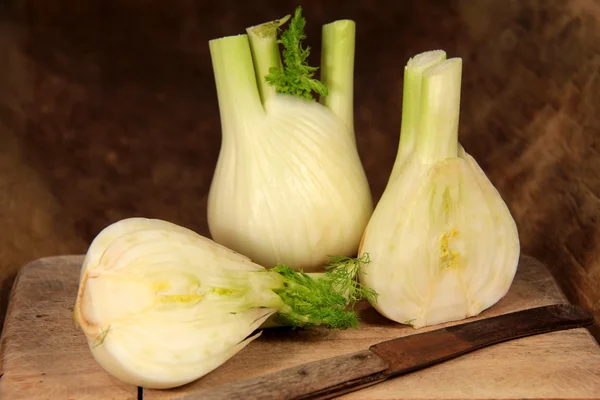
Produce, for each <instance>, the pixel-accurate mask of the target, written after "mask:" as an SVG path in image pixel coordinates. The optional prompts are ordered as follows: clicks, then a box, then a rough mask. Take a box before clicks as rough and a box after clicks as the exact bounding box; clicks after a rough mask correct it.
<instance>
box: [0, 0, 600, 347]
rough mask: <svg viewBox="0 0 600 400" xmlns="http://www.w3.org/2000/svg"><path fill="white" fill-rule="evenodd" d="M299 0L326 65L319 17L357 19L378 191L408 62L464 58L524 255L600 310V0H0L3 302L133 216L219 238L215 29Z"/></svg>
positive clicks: (267, 16)
mask: <svg viewBox="0 0 600 400" xmlns="http://www.w3.org/2000/svg"><path fill="white" fill-rule="evenodd" d="M298 5H302V6H303V9H304V16H305V18H306V21H307V26H306V34H307V36H308V38H307V40H306V41H305V44H307V45H309V46H311V47H312V54H311V64H312V65H317V64H318V63H319V59H320V31H321V26H322V25H323V24H325V23H328V22H331V21H333V20H336V19H343V18H351V19H353V20H355V21H356V23H357V45H356V64H355V95H356V97H355V126H356V138H357V142H358V147H359V153H360V156H361V158H362V160H363V163H364V167H365V169H366V172H367V175H368V178H369V180H370V184H371V188H372V191H373V196H374V199H375V200H376V201H377V200H378V199H379V197H380V195H381V193H382V192H383V189H384V186H385V184H386V182H387V179H388V176H389V173H390V171H391V168H392V165H393V162H394V158H395V155H396V149H397V144H398V138H399V128H400V120H401V102H402V78H403V67H404V65H405V63H406V61H407V60H408V58H409V57H411V56H413V55H415V54H417V53H419V52H422V51H426V50H431V49H444V50H446V51H447V52H448V55H449V57H454V56H457V57H462V58H463V63H464V64H463V94H462V105H461V121H460V133H459V139H460V141H461V142H462V144H463V145H464V147H465V148H466V150H467V151H468V152H469V153H471V154H472V155H473V156H474V157H475V158H476V159H477V160H478V162H479V164H480V166H481V167H482V168H483V169H484V171H485V172H486V173H487V174H488V176H489V178H490V179H491V180H492V182H493V183H494V184H495V185H496V187H497V188H498V190H499V191H500V193H501V195H502V196H503V198H504V199H505V201H506V202H507V204H508V206H509V207H510V209H511V211H512V212H513V215H514V216H515V218H516V220H517V223H518V225H519V230H520V238H521V242H522V249H523V252H524V253H526V254H530V255H533V256H535V257H537V258H538V259H540V260H541V261H543V262H545V263H546V264H547V265H548V266H549V268H550V270H551V271H552V273H553V275H554V276H555V278H556V279H557V281H558V283H559V284H560V286H561V287H562V289H563V290H564V291H565V293H566V294H567V296H568V298H569V300H571V301H572V302H574V303H577V304H580V305H583V306H584V307H586V308H588V309H590V310H593V311H594V312H595V313H596V316H597V317H598V318H600V225H599V219H598V218H599V216H600V141H599V139H598V136H599V135H600V114H599V113H598V104H600V76H599V74H598V71H599V70H600V52H599V50H600V2H599V1H594V0H572V1H567V0H553V1H543V0H539V1H533V0H512V1H511V0H447V1H442V0H439V1H434V0H428V1H425V0H414V1H410V0H404V1H375V0H372V1H363V0H346V1H317V0H295V1H288V0H278V1H266V0H253V1H247V2H243V1H233V0H220V1H214V2H213V1H202V0H195V1H193V0H189V1H188V0H175V1H161V0H53V1H47V0H4V1H2V2H0V286H1V290H0V317H1V316H3V315H4V312H5V308H6V304H7V302H8V295H9V292H10V287H11V285H12V283H13V280H14V277H15V275H16V273H17V271H18V269H19V268H21V267H22V266H23V265H25V264H26V263H28V262H30V261H32V260H34V259H36V258H39V257H43V256H50V255H64V254H83V253H85V251H86V249H87V246H88V245H89V243H90V241H91V240H92V239H93V237H94V236H95V235H96V234H97V233H98V232H99V231H100V230H101V229H102V228H104V227H105V226H106V225H108V224H110V223H112V222H115V221H117V220H119V219H122V218H126V217H131V216H145V217H154V218H162V219H166V220H169V221H171V222H174V223H177V224H181V225H184V226H186V227H189V228H191V229H194V230H196V231H197V232H199V233H201V234H204V235H208V228H207V223H206V200H207V195H208V190H209V187H210V182H211V178H212V173H213V170H214V166H215V164H216V161H217V156H218V151H219V147H220V121H219V113H218V105H217V98H216V91H215V85H214V80H213V75H212V66H211V60H210V57H209V52H208V40H210V39H214V38H218V37H221V36H225V35H233V34H239V33H244V29H245V28H246V27H248V26H251V25H256V24H258V23H261V22H265V21H269V20H272V19H275V18H279V17H281V16H283V15H285V14H289V13H293V11H294V9H295V8H296V6H298ZM0 323H1V318H0ZM595 332H596V337H597V338H598V337H600V335H598V329H597V328H596V330H595Z"/></svg>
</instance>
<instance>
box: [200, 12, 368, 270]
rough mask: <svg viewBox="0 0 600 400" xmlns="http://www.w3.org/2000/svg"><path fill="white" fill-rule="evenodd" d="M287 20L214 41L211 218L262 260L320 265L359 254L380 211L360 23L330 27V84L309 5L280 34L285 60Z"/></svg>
mask: <svg viewBox="0 0 600 400" xmlns="http://www.w3.org/2000/svg"><path fill="white" fill-rule="evenodd" d="M287 19H288V17H286V18H284V19H282V20H278V21H273V22H268V23H265V24H261V25H258V26H255V27H251V28H248V29H247V33H248V34H247V35H237V36H229V37H224V38H220V39H215V40H212V41H210V52H211V58H212V62H213V70H214V75H215V82H216V87H217V94H218V100H219V111H220V115H221V127H222V144H221V151H220V154H219V159H218V162H217V166H216V169H215V173H214V177H213V181H212V184H211V188H210V193H209V198H208V224H209V229H210V233H211V237H212V238H213V239H214V240H215V241H216V242H218V243H221V244H223V245H225V246H227V247H228V248H231V249H233V250H235V251H238V252H240V253H242V254H244V255H246V256H248V257H249V258H251V259H252V260H253V261H255V262H257V263H259V264H261V265H275V264H277V263H284V264H287V265H290V266H292V267H293V268H295V269H303V270H304V271H307V272H315V271H319V270H321V268H322V266H323V265H324V264H325V263H326V261H327V259H328V257H329V256H330V255H339V256H354V255H355V254H356V252H357V250H358V246H359V243H360V238H361V236H362V233H363V231H364V228H365V226H366V224H367V222H368V219H369V217H370V215H371V213H372V211H373V204H372V198H371V192H370V188H369V184H368V182H367V179H366V175H365V173H364V170H363V167H362V164H361V160H360V158H359V155H358V152H357V148H356V142H355V137H354V127H353V68H354V65H353V62H354V39H355V24H354V22H352V21H347V20H344V21H335V22H333V23H331V24H327V25H325V26H324V27H323V52H322V54H323V57H322V67H323V72H322V80H323V83H321V82H319V81H317V80H315V79H312V74H313V73H314V71H315V70H316V68H314V67H310V66H308V65H306V57H307V56H308V49H303V48H302V47H301V44H300V40H301V39H302V38H303V37H304V36H303V27H304V19H303V18H302V17H301V14H300V8H298V9H297V10H296V14H295V16H294V17H293V19H292V20H291V21H290V27H289V29H288V30H287V31H286V32H284V33H283V34H282V36H281V42H282V43H283V45H284V52H283V55H284V64H283V65H282V63H281V61H280V56H279V50H278V47H277V31H278V29H279V28H278V27H279V26H280V25H281V24H282V23H284V22H285V21H287ZM313 91H315V92H316V93H318V94H320V95H321V98H320V101H319V102H316V101H314V100H313V98H312V96H313V95H312V92H313Z"/></svg>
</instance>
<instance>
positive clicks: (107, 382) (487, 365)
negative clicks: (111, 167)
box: [0, 256, 600, 400]
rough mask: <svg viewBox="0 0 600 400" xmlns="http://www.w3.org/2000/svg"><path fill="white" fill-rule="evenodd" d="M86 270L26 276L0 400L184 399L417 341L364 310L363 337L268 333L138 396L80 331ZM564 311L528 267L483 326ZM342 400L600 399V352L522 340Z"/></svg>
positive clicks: (580, 340) (69, 260) (556, 293)
mask: <svg viewBox="0 0 600 400" xmlns="http://www.w3.org/2000/svg"><path fill="white" fill-rule="evenodd" d="M82 260H83V257H82V256H64V257H51V258H43V259H40V260H37V261H35V262H33V263H30V264H28V265H27V266H25V267H24V268H23V269H22V270H21V272H20V275H19V277H18V278H17V281H16V282H15V285H14V287H13V291H12V296H11V300H10V305H9V310H8V314H7V318H6V322H5V326H4V331H3V336H2V341H1V348H0V371H3V376H2V377H1V378H0V398H1V399H7V400H9V399H10V400H20V399H27V400H42V399H52V400H55V399H60V400H69V399H73V400H85V399H98V400H107V399H138V398H142V397H143V398H144V399H176V398H177V396H178V395H180V394H182V393H189V392H193V391H195V390H198V389H200V388H202V389H204V388H208V387H212V386H215V385H219V384H223V383H226V382H230V381H233V380H237V379H245V378H250V377H254V376H257V375H261V374H264V373H268V372H272V371H276V370H279V369H283V368H287V367H290V366H293V365H297V364H300V363H304V362H309V361H314V360H318V359H323V358H327V357H333V356H336V355H340V354H344V353H349V352H353V351H358V350H364V349H367V348H368V347H369V346H370V345H372V344H375V343H378V342H381V341H383V340H386V339H390V338H394V337H399V336H404V335H408V334H412V333H415V332H417V331H415V330H414V329H412V328H409V327H405V326H402V325H399V324H395V323H392V322H390V321H387V320H386V319H384V318H383V317H381V316H380V315H378V314H377V313H376V312H375V311H374V310H373V309H372V308H371V307H370V306H369V305H367V304H361V305H360V307H359V311H360V317H361V320H362V322H361V326H360V328H359V329H356V330H347V331H326V330H324V329H316V330H312V331H289V330H281V329H278V330H268V331H265V332H264V333H263V335H262V336H261V337H260V338H259V339H257V340H255V341H254V342H252V343H251V344H250V345H249V346H248V347H246V348H245V349H244V350H242V351H241V352H240V353H238V355H236V356H235V357H233V358H232V359H230V360H229V361H228V362H227V363H225V364H224V365H222V366H221V367H219V368H218V369H217V370H215V371H213V372H212V373H211V374H209V375H207V376H205V377H204V378H202V379H200V380H198V381H197V382H195V383H192V384H190V385H187V386H185V387H182V388H179V389H173V390H165V391H159V390H143V391H142V390H139V393H138V388H136V387H134V386H131V385H127V384H124V383H121V382H120V381H118V380H117V379H115V378H113V377H111V376H110V375H108V374H107V373H105V372H104V370H102V369H101V368H100V367H99V366H98V365H97V364H96V363H95V361H94V359H93V358H92V356H91V354H90V352H89V350H88V348H87V345H86V343H85V340H84V337H83V334H82V333H81V332H80V331H79V330H78V329H76V328H75V326H74V323H73V320H72V312H73V303H74V300H75V294H76V292H77V285H78V279H79V269H80V266H81V262H82ZM560 302H566V300H565V298H564V296H563V295H562V293H561V292H560V290H559V289H558V287H557V285H556V282H555V281H554V280H553V279H552V277H551V276H550V274H549V273H548V270H547V269H546V267H545V266H544V265H542V264H541V263H539V262H538V261H536V260H535V259H532V258H530V257H523V258H522V260H521V263H520V265H519V270H518V273H517V277H516V279H515V282H514V283H513V286H512V288H511V290H510V292H509V293H508V294H507V296H506V297H505V298H504V299H502V300H501V301H500V302H499V303H498V304H496V305H495V306H494V307H492V308H491V309H489V310H487V311H485V312H484V313H483V314H482V315H480V316H479V317H478V318H477V319H479V318H485V317H489V316H493V315H498V314H505V313H508V312H512V311H517V310H521V309H526V308H532V307H537V306H542V305H547V304H554V303H560ZM446 325H450V324H446ZM438 327H439V326H436V327H428V328H424V329H420V330H418V332H421V331H425V330H431V329H434V328H438ZM343 398H344V399H365V400H369V399H400V398H403V399H492V398H493V399H509V398H510V399H516V398H529V399H542V398H553V399H557V398H561V399H574V398H578V399H600V346H598V344H597V343H596V341H595V340H594V339H593V337H592V336H591V335H590V334H589V332H588V331H587V330H586V329H583V328H582V329H574V330H569V331H562V332H554V333H548V334H543V335H538V336H533V337H528V338H523V339H518V340H514V341H512V342H507V343H503V344H500V345H496V346H494V347H490V348H486V349H483V350H479V351H477V352H475V353H471V354H468V355H465V356H463V357H460V358H457V359H454V360H451V361H449V362H446V363H444V364H440V365H437V366H434V367H431V368H429V369H426V370H422V371H418V372H415V373H412V374H409V375H406V376H402V377H399V378H396V379H393V380H389V381H386V382H384V383H382V384H379V385H377V386H373V387H370V388H367V389H364V390H361V391H358V392H354V393H351V394H348V395H345V396H343Z"/></svg>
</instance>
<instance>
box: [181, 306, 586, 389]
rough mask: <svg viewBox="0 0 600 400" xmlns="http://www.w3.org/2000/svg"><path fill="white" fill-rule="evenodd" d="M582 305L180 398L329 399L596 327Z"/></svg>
mask: <svg viewBox="0 0 600 400" xmlns="http://www.w3.org/2000/svg"><path fill="white" fill-rule="evenodd" d="M593 322H594V317H593V316H592V315H591V314H590V313H588V312H587V311H585V310H584V309H583V308H581V307H577V306H574V305H571V304H555V305H550V306H543V307H537V308H532V309H527V310H523V311H517V312H513V313H509V314H504V315H499V316H496V317H491V318H485V319H480V320H477V321H473V322H467V323H462V324H458V325H453V326H449V327H445V328H440V329H436V330H432V331H428V332H424V333H418V334H414V335H408V336H403V337H399V338H396V339H391V340H388V341H384V342H381V343H377V344H375V345H373V346H371V347H369V349H368V350H363V351H359V352H356V353H350V354H345V355H341V356H338V357H333V358H327V359H324V360H318V361H314V362H310V363H305V364H301V365H298V366H295V367H291V368H288V369H284V370H282V371H277V372H273V373H270V374H266V375H262V376H258V377H255V378H251V379H246V380H241V381H236V382H232V383H229V384H225V385H221V386H217V387H213V388H209V389H205V390H202V391H199V392H195V393H190V394H186V395H183V396H182V397H179V398H178V399H177V400H204V399H210V400H221V399H223V400H225V399H227V400H231V399H244V400H250V399H260V400H270V399H294V400H307V399H330V398H333V397H337V396H340V395H342V394H345V393H349V392H353V391H356V390H359V389H362V388H365V387H368V386H372V385H375V384H377V383H380V382H383V381H385V380H386V379H389V378H393V377H396V376H399V375H403V374H407V373H410V372H414V371H417V370H420V369H423V368H426V367H429V366H432V365H435V364H439V363H441V362H444V361H447V360H450V359H453V358H456V357H459V356H462V355H464V354H467V353H469V352H472V351H475V350H479V349H481V348H484V347H487V346H491V345H494V344H498V343H502V342H506V341H509V340H513V339H518V338H522V337H526V336H532V335H538V334H542V333H548V332H554V331H560V330H566V329H573V328H580V327H585V326H588V325H591V324H592V323H593Z"/></svg>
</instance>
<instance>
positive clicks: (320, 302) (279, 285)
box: [74, 218, 371, 389]
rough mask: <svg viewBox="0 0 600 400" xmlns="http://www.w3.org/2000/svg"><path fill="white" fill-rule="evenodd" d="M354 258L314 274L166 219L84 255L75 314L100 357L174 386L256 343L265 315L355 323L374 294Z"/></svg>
mask: <svg viewBox="0 0 600 400" xmlns="http://www.w3.org/2000/svg"><path fill="white" fill-rule="evenodd" d="M358 265H360V264H359V263H358V262H357V260H355V259H346V260H341V261H338V262H337V263H336V264H335V265H334V266H335V268H333V269H332V270H331V271H328V272H326V273H324V274H322V275H321V276H323V277H322V278H320V279H312V278H311V277H309V276H307V275H306V274H302V273H299V272H296V271H294V270H292V269H291V268H289V267H286V266H283V265H278V266H277V267H275V268H273V269H271V270H266V269H264V268H263V267H261V266H259V265H257V264H255V263H253V262H251V261H250V260H249V259H248V258H246V257H244V256H242V255H240V254H238V253H236V252H234V251H232V250H230V249H227V248H226V247H224V246H222V245H219V244H217V243H215V242H213V241H212V240H210V239H207V238H205V237H202V236H200V235H198V234H197V233H195V232H193V231H191V230H188V229H186V228H183V227H180V226H178V225H175V224H172V223H170V222H167V221H162V220H156V219H145V218H128V219H124V220H121V221H119V222H116V223H114V224H112V225H110V226H108V227H106V228H105V229H104V230H103V231H102V232H100V233H99V234H98V236H96V238H95V239H94V240H93V242H92V244H91V245H90V247H89V249H88V251H87V254H86V256H85V259H84V262H83V266H82V270H81V276H80V285H79V290H78V294H77V301H76V304H75V310H74V318H75V321H76V323H77V324H78V326H79V327H80V328H81V329H82V331H83V333H84V334H85V336H86V338H87V342H88V345H89V348H90V350H91V352H92V355H93V357H94V358H95V360H96V361H97V362H98V363H99V364H100V365H101V366H102V367H103V368H104V369H105V370H106V371H107V372H108V373H110V374H111V375H113V376H114V377H116V378H118V379H120V380H122V381H124V382H127V383H130V384H133V385H137V386H142V387H146V388H155V389H165V388H172V387H176V386H180V385H184V384H187V383H189V382H192V381H194V380H196V379H198V378H200V377H201V376H203V375H206V374H207V373H209V372H211V371H212V370H214V369H215V368H217V367H218V366H220V365H221V364H223V363H224V362H225V361H227V360H228V359H229V358H231V357H232V356H233V355H235V354H236V353H238V352H239V351H240V350H242V349H243V348H244V347H245V346H246V345H248V343H250V342H251V341H253V340H255V339H256V338H257V337H258V336H259V335H260V333H257V334H254V335H252V333H253V332H254V331H255V330H256V329H257V328H259V327H260V326H261V324H263V322H265V321H266V320H267V319H268V318H269V317H271V316H273V317H275V322H277V323H280V324H284V325H290V326H298V327H312V326H315V325H324V326H326V327H328V328H342V329H344V328H349V327H355V326H357V317H356V314H355V313H354V312H353V311H352V310H351V309H348V308H347V307H348V306H350V307H352V306H353V304H354V303H355V302H356V301H358V300H359V299H361V298H363V296H364V297H369V296H371V292H370V291H368V290H364V289H363V288H361V287H360V285H359V284H358V283H357V282H356V281H355V280H354V279H353V278H354V275H355V274H356V272H357V268H358Z"/></svg>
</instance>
